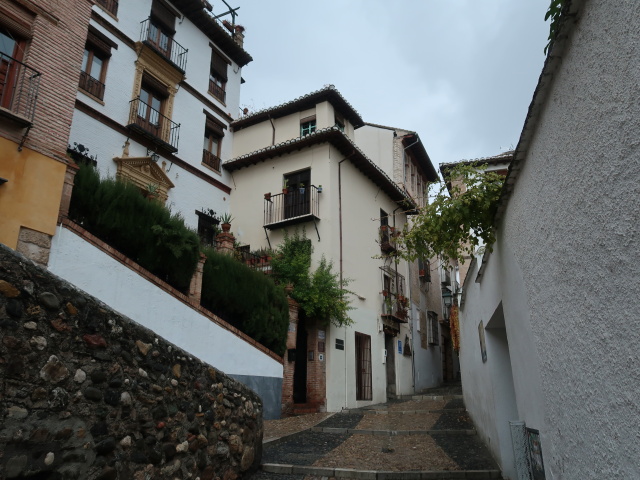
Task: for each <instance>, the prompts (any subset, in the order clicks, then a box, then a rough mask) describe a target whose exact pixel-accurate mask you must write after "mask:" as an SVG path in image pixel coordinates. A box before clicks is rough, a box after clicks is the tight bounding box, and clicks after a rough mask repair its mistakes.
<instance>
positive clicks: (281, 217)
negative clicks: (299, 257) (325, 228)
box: [263, 183, 322, 229]
mask: <svg viewBox="0 0 640 480" xmlns="http://www.w3.org/2000/svg"><path fill="white" fill-rule="evenodd" d="M321 192H322V186H317V187H316V186H315V185H309V186H308V187H307V186H304V184H300V185H299V186H298V187H296V188H293V189H290V188H289V187H288V185H287V184H286V183H285V184H284V185H283V188H282V193H277V194H275V195H272V194H271V193H265V194H264V224H263V225H264V227H265V228H268V229H274V228H280V227H285V226H288V225H294V224H297V223H302V222H308V221H311V220H313V221H316V220H320V213H319V212H320V202H319V199H320V193H321Z"/></svg>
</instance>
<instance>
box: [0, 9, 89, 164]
mask: <svg viewBox="0 0 640 480" xmlns="http://www.w3.org/2000/svg"><path fill="white" fill-rule="evenodd" d="M91 4H92V2H90V1H89V0H66V1H65V2H60V1H59V0H40V1H38V2H37V4H36V2H33V1H29V0H21V1H16V0H9V1H8V2H3V4H2V6H0V15H7V16H9V17H11V18H12V19H15V20H17V21H18V22H19V23H21V24H26V25H28V26H30V31H31V38H30V39H28V42H27V48H26V52H25V55H24V57H23V60H22V61H23V62H24V63H25V64H27V65H28V66H30V67H31V68H34V69H35V70H37V71H38V72H40V73H41V74H42V77H41V79H40V90H39V94H38V103H37V106H36V110H35V119H34V125H33V128H32V129H31V131H30V132H29V136H28V138H27V141H26V143H25V146H26V147H28V148H31V149H33V150H36V151H38V152H40V153H42V154H44V155H47V156H50V157H57V158H59V159H64V158H65V156H66V150H67V141H68V139H69V132H70V129H71V119H72V116H73V109H74V105H75V98H76V92H77V88H78V78H79V73H80V66H81V62H82V54H83V51H84V45H85V40H86V37H87V28H88V25H89V17H90V14H91ZM23 133H24V132H23V130H22V129H17V128H12V127H10V126H4V125H3V127H2V128H0V134H2V135H4V136H6V137H7V138H10V139H11V140H14V141H16V142H19V141H20V139H21V138H22V135H23Z"/></svg>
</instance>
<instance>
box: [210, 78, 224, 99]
mask: <svg viewBox="0 0 640 480" xmlns="http://www.w3.org/2000/svg"><path fill="white" fill-rule="evenodd" d="M209 93H211V95H213V96H214V97H216V98H217V99H218V100H220V101H221V102H223V103H224V102H225V101H226V99H227V92H225V90H224V87H222V86H220V85H218V84H217V83H216V82H215V81H213V80H211V79H209Z"/></svg>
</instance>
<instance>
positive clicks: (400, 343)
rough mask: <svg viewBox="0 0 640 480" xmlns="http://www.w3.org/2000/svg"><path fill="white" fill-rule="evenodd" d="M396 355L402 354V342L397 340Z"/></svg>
mask: <svg viewBox="0 0 640 480" xmlns="http://www.w3.org/2000/svg"><path fill="white" fill-rule="evenodd" d="M398 353H399V354H402V340H398Z"/></svg>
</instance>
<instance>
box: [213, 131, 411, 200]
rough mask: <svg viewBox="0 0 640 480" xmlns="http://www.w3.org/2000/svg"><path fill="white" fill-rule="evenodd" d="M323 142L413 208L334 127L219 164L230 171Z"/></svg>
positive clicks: (391, 196) (350, 141) (384, 174)
mask: <svg viewBox="0 0 640 480" xmlns="http://www.w3.org/2000/svg"><path fill="white" fill-rule="evenodd" d="M325 142H328V143H331V144H332V145H333V146H334V147H335V148H337V149H338V150H339V151H340V152H341V153H342V154H343V155H344V156H345V157H347V158H348V159H349V161H351V163H353V165H354V166H355V167H356V168H357V169H358V170H360V171H361V172H362V173H363V175H365V176H366V177H367V178H369V179H370V180H371V181H372V182H373V183H375V184H376V185H377V186H378V187H379V188H381V189H382V190H383V191H384V192H385V193H386V194H387V195H388V196H389V197H390V198H391V199H392V200H393V201H395V202H406V203H407V204H408V206H409V207H411V208H415V203H414V201H413V200H412V199H411V197H410V196H409V195H408V194H407V193H406V192H405V191H404V190H402V189H401V188H400V187H399V186H398V185H396V183H395V182H394V181H393V180H391V178H389V176H388V175H387V174H386V173H385V172H384V171H382V170H381V169H380V167H378V166H377V165H376V164H375V163H373V162H372V161H371V160H370V159H369V157H367V156H366V155H365V154H364V153H363V152H362V150H360V148H358V146H357V145H356V144H355V143H354V142H353V141H352V140H351V139H350V138H349V137H347V136H346V135H345V134H344V133H343V132H341V131H340V129H338V128H337V127H335V126H334V127H329V128H324V129H322V130H316V131H315V132H314V133H311V134H309V135H305V136H304V137H299V138H293V139H291V140H287V141H285V142H282V143H279V144H277V145H271V146H268V147H265V148H262V149H260V150H256V151H255V152H251V153H247V154H245V155H241V156H239V157H236V158H233V159H231V160H227V161H226V162H224V163H223V164H222V166H223V167H224V168H225V169H226V170H228V171H230V172H233V171H235V170H239V169H241V168H243V167H249V166H251V165H255V164H256V163H259V162H263V161H265V160H270V159H273V158H275V157H279V156H281V155H286V154H289V153H293V152H295V151H298V150H301V149H302V148H306V147H311V146H313V145H318V144H321V143H325Z"/></svg>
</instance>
